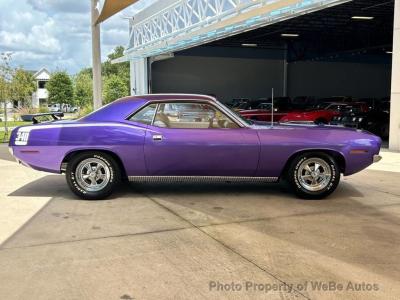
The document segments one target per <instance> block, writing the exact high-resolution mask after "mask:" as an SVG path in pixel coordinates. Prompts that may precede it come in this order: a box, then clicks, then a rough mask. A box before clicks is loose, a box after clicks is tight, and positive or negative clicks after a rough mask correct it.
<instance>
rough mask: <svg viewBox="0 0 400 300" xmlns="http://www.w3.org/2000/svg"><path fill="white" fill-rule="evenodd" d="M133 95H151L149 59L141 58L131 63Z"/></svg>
mask: <svg viewBox="0 0 400 300" xmlns="http://www.w3.org/2000/svg"><path fill="white" fill-rule="evenodd" d="M130 75H131V76H130V77H131V95H144V94H148V93H149V80H148V78H149V77H148V59H147V58H141V59H136V60H131V61H130Z"/></svg>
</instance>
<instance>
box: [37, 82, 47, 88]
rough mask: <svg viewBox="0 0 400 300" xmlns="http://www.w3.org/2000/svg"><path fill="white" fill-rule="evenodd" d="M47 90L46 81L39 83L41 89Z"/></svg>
mask: <svg viewBox="0 0 400 300" xmlns="http://www.w3.org/2000/svg"><path fill="white" fill-rule="evenodd" d="M44 88H46V81H39V89H44Z"/></svg>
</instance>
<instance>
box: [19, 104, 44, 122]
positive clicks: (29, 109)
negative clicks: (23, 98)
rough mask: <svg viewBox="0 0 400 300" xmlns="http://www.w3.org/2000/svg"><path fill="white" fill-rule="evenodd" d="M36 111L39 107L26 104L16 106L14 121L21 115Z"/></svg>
mask: <svg viewBox="0 0 400 300" xmlns="http://www.w3.org/2000/svg"><path fill="white" fill-rule="evenodd" d="M38 112H39V109H37V108H32V107H28V106H25V107H20V108H16V109H15V113H14V121H20V120H22V119H21V116H23V115H31V114H37V113H38Z"/></svg>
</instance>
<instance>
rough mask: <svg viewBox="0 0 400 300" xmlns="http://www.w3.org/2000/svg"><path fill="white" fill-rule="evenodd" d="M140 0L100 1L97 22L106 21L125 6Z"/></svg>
mask: <svg viewBox="0 0 400 300" xmlns="http://www.w3.org/2000/svg"><path fill="white" fill-rule="evenodd" d="M138 1H139V0H102V1H101V3H100V4H101V5H100V15H99V17H98V18H97V20H96V22H95V24H99V23H101V22H103V21H105V20H106V19H108V18H110V17H112V16H113V15H115V14H116V13H118V12H120V11H121V10H123V9H124V8H126V7H128V6H129V5H131V4H133V3H135V2H138Z"/></svg>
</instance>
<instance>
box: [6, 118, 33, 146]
mask: <svg viewBox="0 0 400 300" xmlns="http://www.w3.org/2000/svg"><path fill="white" fill-rule="evenodd" d="M29 124H32V122H23V121H10V122H7V126H8V128H9V129H8V137H7V139H6V140H4V135H5V131H4V122H0V143H3V142H4V143H8V139H9V137H10V134H11V130H10V128H11V127H17V126H21V125H29Z"/></svg>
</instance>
